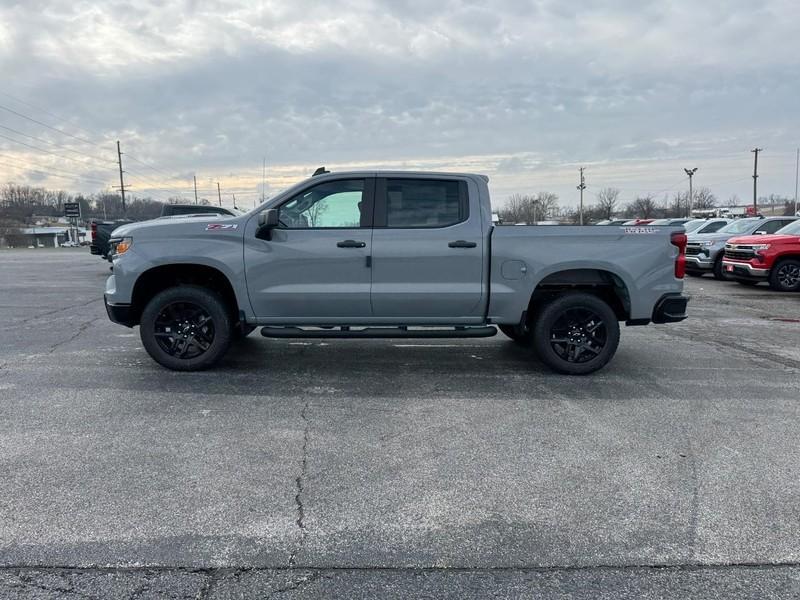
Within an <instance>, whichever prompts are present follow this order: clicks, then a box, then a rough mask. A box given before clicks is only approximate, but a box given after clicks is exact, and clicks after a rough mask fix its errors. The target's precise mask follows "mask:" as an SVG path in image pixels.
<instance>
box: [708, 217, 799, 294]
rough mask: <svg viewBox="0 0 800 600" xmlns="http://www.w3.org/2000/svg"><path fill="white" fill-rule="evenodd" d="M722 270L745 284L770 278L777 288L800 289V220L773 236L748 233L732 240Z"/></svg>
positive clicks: (771, 285)
mask: <svg viewBox="0 0 800 600" xmlns="http://www.w3.org/2000/svg"><path fill="white" fill-rule="evenodd" d="M722 270H723V272H724V273H725V275H727V276H728V277H729V278H730V279H734V280H736V281H738V282H739V283H741V284H744V285H756V284H757V283H758V282H760V281H768V282H769V286H770V287H771V288H772V289H773V290H778V291H781V292H797V291H800V221H795V222H794V223H792V224H790V225H787V226H786V227H784V228H783V229H779V230H778V231H776V232H775V233H774V234H773V235H747V236H744V237H737V238H732V239H730V240H728V243H727V244H725V256H724V258H723V259H722Z"/></svg>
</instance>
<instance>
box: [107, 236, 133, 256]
mask: <svg viewBox="0 0 800 600" xmlns="http://www.w3.org/2000/svg"><path fill="white" fill-rule="evenodd" d="M109 244H111V256H112V257H113V258H117V257H118V256H122V255H123V254H125V253H126V252H127V251H128V250H130V249H131V246H133V238H131V237H124V238H117V239H115V240H110V241H109Z"/></svg>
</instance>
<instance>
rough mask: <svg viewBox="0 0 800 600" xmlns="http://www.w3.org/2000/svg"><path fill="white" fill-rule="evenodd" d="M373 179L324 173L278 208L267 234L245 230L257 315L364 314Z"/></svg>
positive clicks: (306, 319)
mask: <svg viewBox="0 0 800 600" xmlns="http://www.w3.org/2000/svg"><path fill="white" fill-rule="evenodd" d="M373 198H374V179H372V178H348V179H333V180H331V179H326V181H324V182H321V183H318V184H316V185H311V186H310V187H308V188H306V189H305V190H303V191H301V192H299V193H298V194H296V195H294V196H293V197H291V198H290V199H288V200H287V201H286V202H284V203H283V204H281V205H280V206H279V207H277V208H278V210H279V214H280V222H279V225H278V227H276V228H275V229H273V230H272V232H271V239H269V240H262V239H258V238H256V237H255V229H256V227H255V226H254V224H253V223H254V221H255V220H256V219H251V221H250V224H249V225H248V228H247V231H246V233H245V256H244V259H245V261H244V262H245V270H246V277H247V289H248V293H249V295H250V303H251V305H252V307H253V311H254V312H255V315H256V317H258V318H259V319H269V320H270V321H271V322H274V323H281V322H283V323H318V324H325V323H335V322H336V321H337V320H347V319H348V318H353V317H369V316H371V314H372V311H371V307H370V285H371V281H370V278H371V275H370V271H371V270H370V268H369V256H370V253H371V248H372V229H371V225H372V212H373Z"/></svg>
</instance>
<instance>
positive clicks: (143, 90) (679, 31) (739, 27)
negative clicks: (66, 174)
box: [0, 0, 800, 202]
mask: <svg viewBox="0 0 800 600" xmlns="http://www.w3.org/2000/svg"><path fill="white" fill-rule="evenodd" d="M0 7H1V8H0V17H1V18H0V69H2V72H3V73H4V75H5V76H6V77H5V79H6V81H13V82H14V84H15V85H14V86H13V87H8V88H6V89H7V90H8V92H9V93H12V94H14V95H15V96H18V97H21V98H23V99H26V100H28V101H30V102H31V103H34V104H36V105H38V106H41V107H43V108H45V109H47V110H49V111H52V112H53V113H55V114H57V115H59V116H61V117H63V121H60V122H59V126H63V127H65V128H67V129H69V128H70V127H73V128H78V127H79V128H84V129H86V130H89V131H91V132H92V134H93V139H95V140H98V141H100V142H101V145H102V146H103V148H102V149H101V151H103V152H107V153H111V152H112V147H111V144H112V143H113V140H116V139H121V140H122V141H123V144H124V147H125V149H126V152H128V153H130V154H131V155H132V156H134V157H138V158H141V159H143V160H146V161H147V162H150V163H153V164H155V165H157V166H158V168H159V170H160V171H161V173H160V174H159V173H157V172H155V171H152V170H148V169H147V168H145V167H141V166H139V167H136V165H131V170H132V171H137V169H138V172H140V178H141V177H143V176H146V177H147V178H148V181H144V180H140V181H139V182H138V185H139V188H140V189H146V186H147V185H155V183H153V181H157V182H161V185H164V186H168V187H172V186H180V187H181V188H187V189H188V187H187V186H188V183H187V178H186V173H187V172H189V173H197V174H198V176H202V177H204V178H208V177H211V178H212V179H213V178H216V177H219V178H225V179H226V181H227V182H228V183H229V185H230V186H231V187H232V188H234V187H236V186H238V189H241V190H242V191H249V192H250V193H256V192H257V191H258V189H259V187H258V185H259V182H260V167H261V159H262V157H263V156H265V155H266V156H267V157H268V160H269V162H270V172H271V175H272V177H273V179H271V181H272V183H273V185H274V186H275V187H280V186H281V185H282V184H283V183H286V182H288V181H290V180H292V179H295V178H297V177H300V176H301V174H302V173H304V172H307V170H308V169H309V168H311V166H312V165H317V164H323V163H325V164H336V165H346V164H353V165H376V166H377V165H391V166H396V165H398V164H401V165H409V166H428V165H435V166H437V167H438V168H448V167H450V168H454V169H455V168H463V167H464V166H468V167H470V168H473V169H474V170H480V171H484V172H487V173H488V174H489V175H490V176H492V182H493V183H492V185H493V191H494V192H495V193H496V194H499V195H501V196H502V195H505V194H508V193H512V192H514V191H521V192H526V191H531V190H530V188H531V187H534V188H536V189H544V188H547V189H554V190H556V191H558V192H559V193H561V195H562V198H563V199H564V200H565V201H566V202H569V201H571V199H572V196H574V191H573V190H574V183H573V182H572V179H575V178H576V175H575V174H574V173H573V171H575V170H576V168H577V166H578V163H587V164H588V165H589V170H588V174H589V178H590V179H589V181H590V184H591V183H594V182H595V181H596V182H597V184H596V185H597V187H600V186H601V185H612V184H616V185H619V186H620V187H623V188H625V187H627V188H630V189H660V188H664V187H666V185H667V184H670V183H674V180H675V179H677V178H679V176H680V168H679V164H682V163H681V161H691V162H692V164H695V163H697V164H699V165H700V167H701V171H700V172H699V174H698V180H700V179H701V175H705V174H707V177H708V178H709V179H711V178H713V179H715V180H716V181H717V183H719V186H720V187H719V192H720V195H723V196H726V195H728V194H730V193H733V192H734V191H738V192H739V193H740V195H743V196H746V190H740V188H739V187H738V186H739V184H738V183H737V182H735V181H734V180H736V179H741V178H742V177H746V176H747V173H746V172H745V171H744V170H743V169H744V168H745V167H746V165H747V163H748V160H749V152H748V150H749V148H750V147H752V145H754V144H758V145H762V146H765V147H767V148H768V151H769V149H771V151H772V152H773V157H774V158H773V159H772V161H770V155H769V152H767V153H765V155H764V167H763V168H764V179H763V180H762V182H763V183H764V185H769V182H771V183H772V185H773V188H774V189H770V190H768V191H775V192H778V193H781V192H782V193H789V191H790V188H792V187H793V173H792V172H791V169H789V170H787V169H788V167H787V165H790V164H791V162H792V161H791V157H790V154H791V149H792V148H793V147H794V145H795V144H796V143H797V140H796V135H797V134H796V132H797V126H798V117H797V110H796V98H797V95H798V91H800V90H798V87H800V84H798V82H797V81H796V78H794V77H792V76H791V73H794V72H796V71H797V66H798V65H797V63H798V58H797V57H798V56H799V55H798V45H800V42H798V40H797V36H796V35H795V32H794V29H795V24H796V23H797V22H798V18H800V8H798V6H797V4H796V3H794V2H790V1H788V0H767V1H765V2H762V3H761V4H760V5H759V6H758V7H755V8H754V7H753V5H752V4H751V3H745V2H743V1H740V0H725V1H722V0H711V1H708V2H703V3H697V2H689V1H683V0H681V1H677V0H676V1H673V2H669V3H666V2H663V1H644V2H642V1H635V0H616V1H610V0H604V1H600V0H583V1H581V2H571V3H564V2H558V1H555V0H554V1H545V0H542V1H539V2H515V1H511V0H502V1H496V2H492V3H478V2H469V1H466V0H447V1H444V2H441V3H438V4H435V5H431V3H429V2H422V1H415V0H404V1H399V2H398V1H392V2H390V1H388V0H384V1H372V2H371V1H368V0H353V1H351V2H338V3H330V4H325V5H320V4H319V3H304V2H291V3H289V2H285V3H279V2H272V3H254V2H247V1H244V0H243V1H241V2H236V1H232V0H231V1H222V0H220V1H216V2H202V1H199V0H198V1H185V2H173V3H169V4H167V5H166V6H164V7H162V6H159V3H156V2H96V3H94V4H84V3H74V2H67V1H63V2H62V1H55V0H53V1H50V2H44V1H40V2H25V3H13V2H12V3H9V2H5V3H0ZM0 103H2V104H8V105H11V104H12V102H11V101H6V100H5V99H0ZM17 108H20V107H19V106H18V105H17ZM23 109H24V110H23ZM20 110H23V112H27V113H28V114H31V112H32V111H31V110H30V109H26V108H25V107H24V106H23V107H22V108H21V109H20ZM35 116H37V117H38V118H40V119H42V120H44V121H47V122H51V123H55V119H53V118H52V117H50V116H48V115H42V114H37V115H35ZM7 117H8V118H7ZM12 121H13V117H10V116H9V115H6V114H0V122H2V123H6V122H7V123H8V124H10V123H11V122H12ZM13 122H14V124H15V125H19V123H20V122H19V121H13ZM15 125H11V126H15ZM27 125H29V126H30V128H29V129H26V131H30V132H32V133H33V134H35V135H40V133H41V132H40V130H38V129H36V126H35V125H33V124H27ZM70 131H79V130H78V129H70ZM51 133H52V132H51ZM52 139H53V140H54V141H59V143H62V142H64V140H63V139H62V140H58V139H57V138H52ZM2 148H3V149H2V150H0V151H2V152H3V153H4V154H6V153H8V152H10V151H18V150H19V149H18V148H15V147H14V146H13V145H11V144H10V143H9V144H8V145H6V144H3V145H2ZM25 156H26V157H27V159H28V160H31V159H32V157H31V156H30V155H25ZM740 157H741V161H740ZM37 160H38V161H39V162H40V163H41V162H43V161H44V162H45V163H46V164H52V165H53V166H56V165H57V164H58V163H57V162H52V163H51V162H48V161H49V159H45V158H37ZM69 166H70V167H71V168H75V165H74V164H72V165H69ZM59 168H64V165H63V164H62V165H60V166H59ZM164 172H166V173H168V174H174V179H169V178H167V177H166V176H165V175H164ZM676 174H677V176H676ZM740 174H741V176H740ZM93 176H96V173H95V174H93ZM106 176H107V177H112V176H113V172H111V173H109V174H107V175H106ZM131 178H132V179H133V180H135V179H136V178H137V177H136V176H134V175H131ZM730 182H733V183H730ZM58 184H60V185H64V181H63V180H60V181H58ZM75 185H76V186H78V187H79V186H82V185H85V184H80V183H76V184H75ZM590 189H591V188H590Z"/></svg>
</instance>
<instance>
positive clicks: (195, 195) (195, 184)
mask: <svg viewBox="0 0 800 600" xmlns="http://www.w3.org/2000/svg"><path fill="white" fill-rule="evenodd" d="M192 179H194V203H195V204H197V175H192Z"/></svg>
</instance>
